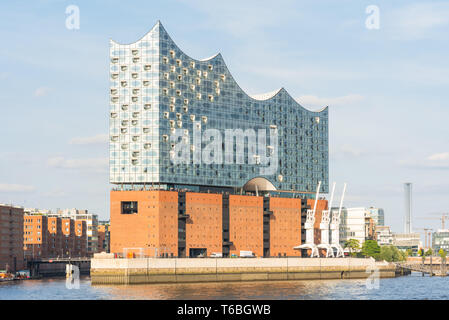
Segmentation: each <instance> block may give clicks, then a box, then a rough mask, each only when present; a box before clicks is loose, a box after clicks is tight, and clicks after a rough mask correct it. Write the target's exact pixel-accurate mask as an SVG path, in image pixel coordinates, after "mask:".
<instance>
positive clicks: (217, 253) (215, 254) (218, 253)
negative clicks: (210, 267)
mask: <svg viewBox="0 0 449 320" xmlns="http://www.w3.org/2000/svg"><path fill="white" fill-rule="evenodd" d="M210 257H211V258H223V254H222V253H221V252H212V254H211V255H210Z"/></svg>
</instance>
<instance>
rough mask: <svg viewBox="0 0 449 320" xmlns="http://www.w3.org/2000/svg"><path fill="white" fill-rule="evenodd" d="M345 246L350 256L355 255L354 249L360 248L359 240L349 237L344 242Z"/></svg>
mask: <svg viewBox="0 0 449 320" xmlns="http://www.w3.org/2000/svg"><path fill="white" fill-rule="evenodd" d="M345 248H349V252H350V253H351V256H353V257H354V256H356V254H357V253H356V251H358V250H360V241H359V240H357V239H349V240H347V241H346V242H345Z"/></svg>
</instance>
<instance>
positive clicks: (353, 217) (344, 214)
mask: <svg viewBox="0 0 449 320" xmlns="http://www.w3.org/2000/svg"><path fill="white" fill-rule="evenodd" d="M367 214H368V213H367V210H366V208H364V207H360V208H343V209H342V211H341V216H340V244H341V246H342V247H343V248H344V246H345V243H346V241H348V240H349V239H356V240H358V241H359V243H360V245H362V244H363V242H365V240H366V235H367V226H366V216H367Z"/></svg>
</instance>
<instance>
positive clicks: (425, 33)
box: [387, 1, 449, 40]
mask: <svg viewBox="0 0 449 320" xmlns="http://www.w3.org/2000/svg"><path fill="white" fill-rule="evenodd" d="M387 17H388V19H389V20H390V21H388V22H389V23H390V24H391V27H392V30H393V34H394V36H395V37H396V38H398V39H406V40H416V39H424V38H429V37H431V36H432V35H433V32H435V31H438V29H439V28H442V27H445V26H448V25H449V3H447V2H442V1H441V2H422V3H415V4H412V5H408V6H406V7H402V8H400V9H397V10H395V11H394V12H393V13H392V14H391V15H390V16H387ZM387 27H388V26H387ZM443 35H444V36H446V34H443Z"/></svg>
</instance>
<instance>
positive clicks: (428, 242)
mask: <svg viewBox="0 0 449 320" xmlns="http://www.w3.org/2000/svg"><path fill="white" fill-rule="evenodd" d="M415 230H422V231H424V248H425V249H429V248H431V246H432V231H433V229H430V228H417V229H415Z"/></svg>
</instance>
